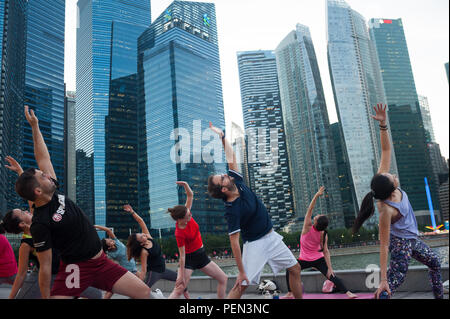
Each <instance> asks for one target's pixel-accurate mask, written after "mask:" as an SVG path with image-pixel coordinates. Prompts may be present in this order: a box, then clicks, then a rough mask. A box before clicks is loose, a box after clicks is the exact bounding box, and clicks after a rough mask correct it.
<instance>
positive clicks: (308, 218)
mask: <svg viewBox="0 0 450 319" xmlns="http://www.w3.org/2000/svg"><path fill="white" fill-rule="evenodd" d="M324 191H325V187H323V186H321V187H320V188H319V190H318V191H317V193H316V194H315V195H314V197H313V199H312V200H311V203H310V204H309V207H308V210H307V211H306V215H305V221H304V223H303V229H302V233H305V232H307V231H309V228H310V227H311V226H312V220H311V216H312V212H313V211H314V207H316V202H317V199H318V198H319V197H320V196H322V195H323V193H324Z"/></svg>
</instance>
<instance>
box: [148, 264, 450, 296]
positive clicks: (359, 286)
mask: <svg viewBox="0 0 450 319" xmlns="http://www.w3.org/2000/svg"><path fill="white" fill-rule="evenodd" d="M441 272H442V280H443V281H446V280H448V277H449V276H448V274H449V266H448V265H446V266H443V267H442V271H441ZM335 274H336V276H338V277H339V278H340V279H342V281H343V282H344V284H345V285H346V286H347V288H348V289H350V290H352V291H356V292H374V291H375V290H376V289H375V288H368V287H367V285H366V281H368V282H371V280H370V278H368V276H370V275H371V274H372V275H373V272H372V273H368V272H366V271H365V270H364V269H360V270H341V271H335ZM301 278H302V282H303V285H304V287H305V291H307V292H309V293H319V292H321V291H322V285H323V283H324V281H325V277H324V276H323V275H322V274H321V273H320V272H318V271H305V272H302V274H301ZM264 279H270V280H274V281H276V282H277V284H278V286H279V287H280V289H281V291H282V292H287V286H286V277H285V276H284V275H283V274H278V275H276V276H274V275H273V274H268V275H267V274H266V275H263V276H261V281H262V280H264ZM235 281H236V276H228V287H227V292H228V291H230V289H231V288H232V287H233V285H234V283H235ZM372 282H373V281H372ZM156 288H159V289H161V290H162V291H163V292H170V291H172V290H173V288H174V282H171V281H167V280H160V281H158V282H157V283H156V284H155V285H153V287H152V289H153V290H154V289H156ZM256 289H257V287H256V286H252V287H250V288H248V290H247V291H248V292H255V291H256ZM189 291H191V292H203V293H214V292H216V291H217V282H216V280H214V279H211V278H210V277H200V276H199V277H192V279H191V281H190V282H189ZM426 291H431V284H430V280H429V277H428V268H427V267H425V266H411V267H409V270H408V274H407V275H406V279H405V282H404V283H403V284H402V285H401V286H400V288H399V289H398V292H426Z"/></svg>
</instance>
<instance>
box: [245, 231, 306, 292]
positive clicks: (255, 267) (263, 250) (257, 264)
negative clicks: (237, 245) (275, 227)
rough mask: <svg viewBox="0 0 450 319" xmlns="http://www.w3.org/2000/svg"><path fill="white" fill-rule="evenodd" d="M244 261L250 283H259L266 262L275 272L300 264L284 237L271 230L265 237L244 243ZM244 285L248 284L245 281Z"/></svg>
mask: <svg viewBox="0 0 450 319" xmlns="http://www.w3.org/2000/svg"><path fill="white" fill-rule="evenodd" d="M242 263H243V264H244V270H245V273H246V275H247V278H248V279H249V280H250V283H249V284H248V285H259V281H260V278H261V272H262V270H263V268H264V266H265V264H267V263H268V264H269V266H270V268H272V271H273V273H274V274H277V273H279V272H280V271H281V270H283V269H288V268H291V267H293V266H295V265H297V264H298V261H297V259H295V257H294V255H293V254H292V252H291V251H290V250H289V248H288V247H287V246H286V244H285V243H284V242H283V237H282V236H281V235H280V234H278V233H277V232H275V231H271V232H270V233H268V234H267V235H265V236H264V237H262V238H260V239H258V240H255V241H252V242H246V243H245V244H244V248H243V252H242ZM242 285H244V286H246V282H245V281H244V282H243V283H242Z"/></svg>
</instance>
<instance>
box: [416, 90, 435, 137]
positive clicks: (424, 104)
mask: <svg viewBox="0 0 450 319" xmlns="http://www.w3.org/2000/svg"><path fill="white" fill-rule="evenodd" d="M418 98H419V106H420V113H421V114H422V120H423V127H424V129H425V134H426V139H427V142H428V143H436V138H435V136H434V130H433V123H432V122H431V113H430V104H429V103H428V98H427V97H426V96H423V95H419V96H418Z"/></svg>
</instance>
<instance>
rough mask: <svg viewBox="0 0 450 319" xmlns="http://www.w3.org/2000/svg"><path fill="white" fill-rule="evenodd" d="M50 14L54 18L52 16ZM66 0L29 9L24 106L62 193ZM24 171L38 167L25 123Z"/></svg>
mask: <svg viewBox="0 0 450 319" xmlns="http://www.w3.org/2000/svg"><path fill="white" fill-rule="evenodd" d="M49 12H51V14H49ZM65 14H66V12H65V0H30V1H28V8H27V53H26V73H25V104H27V105H29V106H30V108H31V109H34V110H35V112H36V116H37V117H38V119H39V128H40V129H41V132H42V135H43V137H44V139H45V142H46V144H47V148H48V151H49V153H50V156H51V158H52V164H53V167H54V169H55V173H56V177H57V178H58V182H59V185H60V190H61V191H64V189H65V172H64V98H65V86H64V32H65ZM24 123H26V124H25V125H24V143H23V159H22V163H21V164H22V167H23V168H24V169H26V168H29V167H37V164H36V162H35V159H34V148H33V135H32V132H31V127H30V126H29V125H28V123H27V122H26V120H25V119H24Z"/></svg>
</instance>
